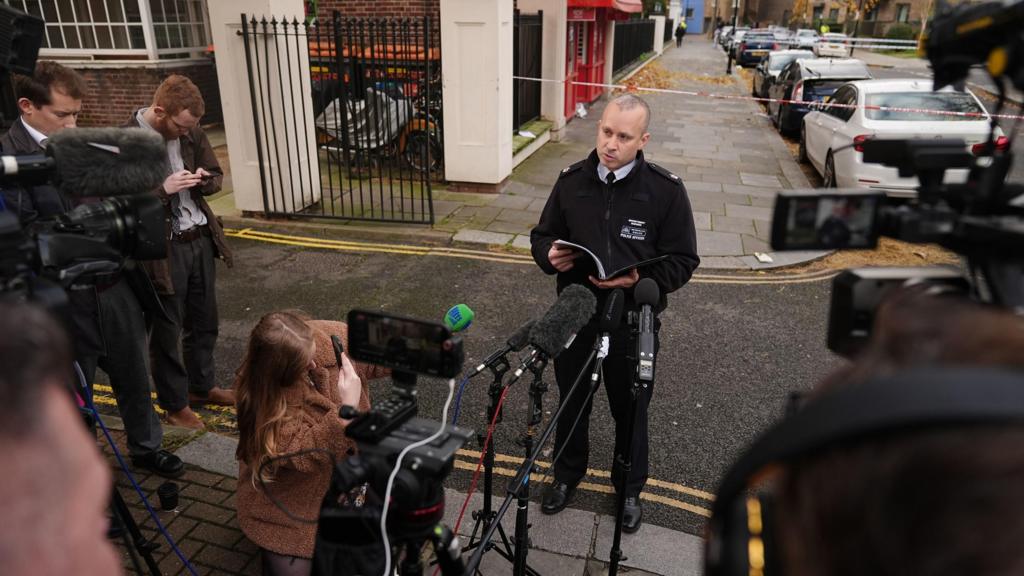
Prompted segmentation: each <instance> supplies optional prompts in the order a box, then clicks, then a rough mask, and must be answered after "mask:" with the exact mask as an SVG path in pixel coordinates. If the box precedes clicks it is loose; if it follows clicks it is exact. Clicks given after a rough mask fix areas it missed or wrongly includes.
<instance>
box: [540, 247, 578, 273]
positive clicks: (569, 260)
mask: <svg viewBox="0 0 1024 576" xmlns="http://www.w3.org/2000/svg"><path fill="white" fill-rule="evenodd" d="M580 254H582V252H577V251H576V250H573V249H572V248H571V247H569V246H562V245H560V244H552V245H551V249H550V250H548V262H551V265H552V266H554V267H555V270H558V271H559V272H565V271H567V270H571V269H572V265H573V260H575V259H576V258H578V257H579V256H580Z"/></svg>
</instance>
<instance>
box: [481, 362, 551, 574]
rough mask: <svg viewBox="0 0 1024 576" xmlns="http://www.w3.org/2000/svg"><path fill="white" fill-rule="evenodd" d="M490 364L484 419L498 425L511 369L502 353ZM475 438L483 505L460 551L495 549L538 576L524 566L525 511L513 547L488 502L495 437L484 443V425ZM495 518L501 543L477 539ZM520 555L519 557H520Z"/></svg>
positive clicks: (515, 565) (525, 545) (534, 572)
mask: <svg viewBox="0 0 1024 576" xmlns="http://www.w3.org/2000/svg"><path fill="white" fill-rule="evenodd" d="M489 368H490V370H491V375H492V380H491V385H490V387H489V388H488V390H487V394H488V397H489V398H490V404H488V406H487V421H488V422H491V421H493V422H494V424H495V425H497V424H498V423H499V422H501V420H502V413H501V412H499V409H498V403H499V402H500V401H501V394H502V392H503V391H504V389H505V387H504V386H502V380H503V379H504V377H505V374H507V373H508V371H509V370H510V369H511V366H509V363H508V360H506V359H505V358H504V357H501V358H499V359H498V360H497V361H496V362H494V363H493V364H491V365H490V366H489ZM542 370H543V368H542ZM536 374H538V373H535V379H536ZM531 390H532V388H531ZM477 442H478V443H479V444H480V448H481V450H483V463H484V490H483V499H484V504H483V509H481V510H476V511H474V512H473V519H474V520H475V521H476V522H475V524H474V525H473V532H472V533H471V534H470V537H469V544H467V545H466V547H465V548H463V551H467V550H472V549H474V548H476V547H478V546H482V547H483V552H482V553H481V554H483V553H486V552H488V551H490V550H495V551H496V552H498V554H500V555H501V556H502V557H503V558H504V559H506V560H508V561H509V562H511V563H512V564H513V566H514V567H518V566H519V564H520V563H522V565H523V566H524V567H525V569H526V570H527V572H526V573H527V574H530V576H539V574H537V572H536V571H535V570H533V569H532V568H529V567H528V566H526V548H527V547H528V544H526V543H525V542H528V541H529V539H528V537H527V535H526V530H527V528H528V526H527V525H526V518H525V513H524V514H523V521H522V523H520V521H519V518H518V516H517V518H516V531H515V538H516V547H515V549H513V547H512V542H511V541H510V540H509V538H508V535H507V534H506V533H505V528H504V527H503V526H502V525H501V522H500V519H498V515H497V513H496V512H495V511H494V510H493V507H492V506H491V496H492V495H493V490H494V438H493V436H492V438H491V442H490V443H487V432H486V429H485V430H484V431H483V432H481V433H480V434H477ZM528 497H529V495H528V494H527V498H528ZM524 506H525V505H524ZM495 522H497V531H498V534H499V536H500V538H501V544H500V546H499V545H497V544H495V543H494V542H492V541H491V540H490V539H489V538H488V539H484V538H481V539H480V540H477V532H478V531H479V532H480V534H481V535H483V534H484V533H488V534H493V529H492V528H491V525H492V524H493V523H495ZM520 541H522V542H524V544H522V546H520V544H519V543H520ZM520 549H522V552H520ZM520 556H521V557H522V559H521V561H520ZM522 573H523V572H520V571H519V570H518V569H516V570H515V571H514V574H516V575H517V576H519V575H521V574H522Z"/></svg>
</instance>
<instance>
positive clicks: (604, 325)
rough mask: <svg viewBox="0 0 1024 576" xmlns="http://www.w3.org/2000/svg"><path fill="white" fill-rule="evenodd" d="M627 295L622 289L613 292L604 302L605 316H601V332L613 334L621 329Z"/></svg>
mask: <svg viewBox="0 0 1024 576" xmlns="http://www.w3.org/2000/svg"><path fill="white" fill-rule="evenodd" d="M625 299H626V294H625V293H624V292H623V291H622V288H616V289H615V290H612V293H611V294H609V295H608V298H607V299H606V300H605V302H604V315H603V316H601V332H611V331H612V330H615V329H616V328H618V327H619V322H621V321H622V306H623V304H622V303H623V301H624V300H625Z"/></svg>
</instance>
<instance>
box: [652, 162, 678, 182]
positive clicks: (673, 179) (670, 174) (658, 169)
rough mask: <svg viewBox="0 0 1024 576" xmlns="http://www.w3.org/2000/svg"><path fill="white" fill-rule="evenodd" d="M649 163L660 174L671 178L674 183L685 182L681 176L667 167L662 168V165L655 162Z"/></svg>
mask: <svg viewBox="0 0 1024 576" xmlns="http://www.w3.org/2000/svg"><path fill="white" fill-rule="evenodd" d="M647 165H648V166H650V167H651V169H652V170H654V171H655V172H657V173H658V174H661V175H662V176H664V177H665V178H668V179H669V180H671V181H672V182H673V183H674V184H682V183H683V180H682V179H681V178H679V176H676V175H675V174H673V173H671V172H669V171H668V170H666V169H665V168H662V167H661V166H658V165H657V164H655V163H653V162H648V163H647Z"/></svg>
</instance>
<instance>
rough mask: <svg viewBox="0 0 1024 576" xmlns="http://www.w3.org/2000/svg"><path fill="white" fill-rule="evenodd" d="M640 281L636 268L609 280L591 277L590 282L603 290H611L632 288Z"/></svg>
mask: <svg viewBox="0 0 1024 576" xmlns="http://www.w3.org/2000/svg"><path fill="white" fill-rule="evenodd" d="M639 281H640V273H639V272H637V270H636V268H630V269H629V272H627V273H625V274H623V275H621V276H616V277H615V278H612V279H610V280H598V279H597V278H596V277H594V276H591V277H590V282H591V283H593V284H594V286H597V287H598V288H602V289H605V290H610V289H613V288H632V287H633V285H634V284H636V283H637V282H639Z"/></svg>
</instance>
